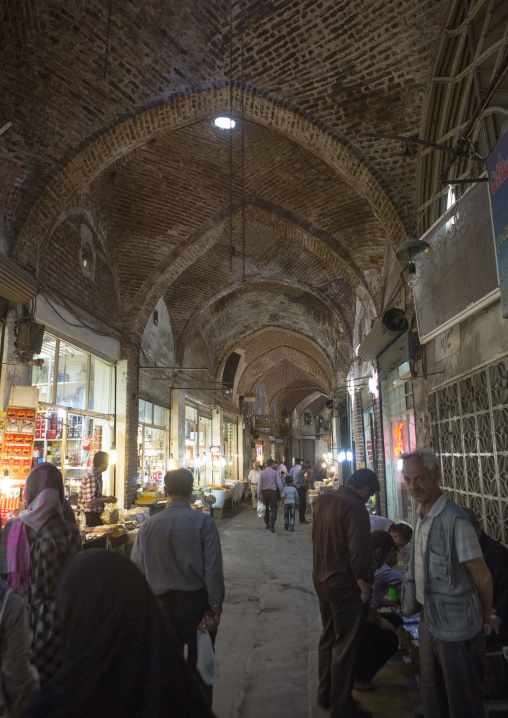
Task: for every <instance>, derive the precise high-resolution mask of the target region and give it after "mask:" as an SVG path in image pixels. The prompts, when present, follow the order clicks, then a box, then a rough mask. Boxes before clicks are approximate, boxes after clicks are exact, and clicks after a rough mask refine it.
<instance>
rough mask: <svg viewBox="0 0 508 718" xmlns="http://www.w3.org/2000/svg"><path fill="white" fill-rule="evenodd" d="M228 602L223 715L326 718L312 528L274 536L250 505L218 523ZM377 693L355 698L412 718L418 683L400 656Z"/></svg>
mask: <svg viewBox="0 0 508 718" xmlns="http://www.w3.org/2000/svg"><path fill="white" fill-rule="evenodd" d="M218 528H219V533H220V538H221V543H222V552H223V557H224V573H225V580H226V599H225V602H224V613H223V618H222V621H221V625H220V628H219V632H218V636H217V642H216V651H217V656H218V660H219V665H220V671H221V677H220V679H219V680H218V682H217V684H216V686H215V689H214V702H213V709H214V712H215V713H216V715H217V716H218V718H239V717H240V716H241V718H261V717H262V718H286V716H287V717H288V718H289V717H291V718H324V717H325V716H326V715H327V713H326V712H325V711H323V710H321V709H320V708H319V707H318V706H317V704H316V689H317V682H318V678H317V666H318V662H317V647H318V639H319V634H320V631H321V627H320V622H319V608H318V602H317V597H316V594H315V592H314V588H313V585H312V524H310V525H303V526H299V525H297V527H296V531H295V533H294V534H289V533H286V532H285V531H284V529H283V521H282V520H281V515H280V512H279V515H278V518H277V523H276V525H275V534H271V533H270V532H267V531H264V530H263V521H262V519H259V518H258V517H257V514H256V512H255V511H252V509H251V507H250V506H249V503H247V502H244V503H242V504H241V505H240V507H239V508H236V509H233V510H232V511H230V512H228V513H227V514H226V515H225V517H224V518H223V519H222V520H220V521H218ZM374 684H375V686H376V690H375V691H373V692H372V693H362V694H359V693H356V692H355V693H354V695H355V697H356V698H357V699H358V700H359V702H360V704H361V705H362V707H364V708H366V709H369V710H371V711H373V713H374V715H375V716H376V718H412V716H413V708H414V707H415V706H417V705H418V704H419V696H418V687H417V683H416V679H415V678H414V677H413V676H412V672H411V668H410V667H409V666H408V665H407V664H405V663H404V662H403V660H402V657H401V656H400V655H398V654H397V655H395V656H394V658H393V659H392V660H390V661H389V662H388V664H387V665H386V666H385V667H384V668H383V669H382V670H381V671H380V672H379V673H378V675H377V676H376V678H375V680H374Z"/></svg>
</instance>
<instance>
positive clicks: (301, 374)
mask: <svg viewBox="0 0 508 718" xmlns="http://www.w3.org/2000/svg"><path fill="white" fill-rule="evenodd" d="M260 383H261V384H262V385H263V386H264V387H265V397H266V401H268V403H269V404H270V405H271V404H272V403H273V401H274V400H275V399H276V398H277V396H278V395H279V394H280V393H281V392H282V391H284V390H285V389H287V388H290V387H295V388H296V389H301V390H302V391H303V390H304V389H305V390H306V391H307V392H310V391H315V390H318V391H319V390H320V391H322V392H323V393H326V392H327V386H326V384H325V383H324V382H322V381H321V380H320V379H318V378H317V377H316V376H313V375H312V374H311V373H310V372H309V370H308V369H307V367H305V365H304V366H302V365H301V363H297V362H295V361H290V362H289V363H288V364H287V365H286V363H285V362H284V361H279V362H278V364H276V365H275V366H274V367H273V368H272V369H271V370H270V371H267V372H266V373H265V375H264V376H263V377H261V379H260Z"/></svg>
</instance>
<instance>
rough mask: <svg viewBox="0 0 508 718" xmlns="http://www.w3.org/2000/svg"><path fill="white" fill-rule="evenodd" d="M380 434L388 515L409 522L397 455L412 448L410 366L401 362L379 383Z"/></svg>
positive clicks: (410, 511) (407, 499)
mask: <svg viewBox="0 0 508 718" xmlns="http://www.w3.org/2000/svg"><path fill="white" fill-rule="evenodd" d="M381 386H382V407H383V434H384V450H385V470H386V492H387V504H388V516H389V518H392V519H394V520H404V521H409V522H412V521H413V518H414V517H413V507H412V503H411V496H410V495H409V491H408V490H407V488H406V485H405V483H404V478H403V476H402V473H401V468H402V467H401V465H400V455H401V454H404V453H406V452H408V451H413V450H414V449H415V448H416V432H415V416H414V410H413V387H412V382H411V372H410V365H409V363H408V362H404V363H403V364H401V365H400V366H399V367H397V368H396V369H393V370H392V371H391V372H390V373H389V374H388V376H387V377H386V379H385V380H384V381H383V382H382V385H381Z"/></svg>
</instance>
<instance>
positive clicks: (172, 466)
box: [168, 454, 176, 471]
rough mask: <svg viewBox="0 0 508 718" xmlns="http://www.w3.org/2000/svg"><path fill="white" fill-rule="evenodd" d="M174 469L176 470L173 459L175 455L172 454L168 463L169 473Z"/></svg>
mask: <svg viewBox="0 0 508 718" xmlns="http://www.w3.org/2000/svg"><path fill="white" fill-rule="evenodd" d="M174 469H176V462H175V460H174V459H173V454H171V456H170V457H169V461H168V471H173V470H174Z"/></svg>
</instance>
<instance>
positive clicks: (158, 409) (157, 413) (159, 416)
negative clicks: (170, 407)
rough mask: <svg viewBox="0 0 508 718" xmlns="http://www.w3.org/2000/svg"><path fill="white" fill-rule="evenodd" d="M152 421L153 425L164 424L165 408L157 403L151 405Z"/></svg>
mask: <svg viewBox="0 0 508 718" xmlns="http://www.w3.org/2000/svg"><path fill="white" fill-rule="evenodd" d="M153 423H154V424H155V426H165V425H166V410H165V409H164V407H163V406H157V404H154V405H153Z"/></svg>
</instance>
